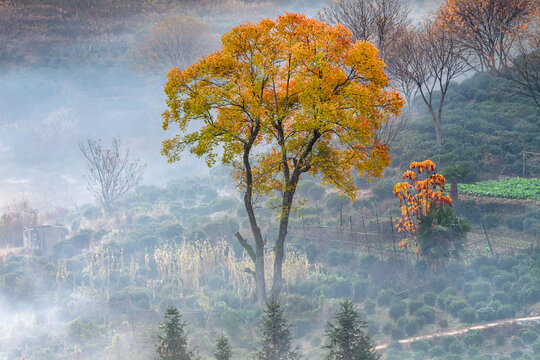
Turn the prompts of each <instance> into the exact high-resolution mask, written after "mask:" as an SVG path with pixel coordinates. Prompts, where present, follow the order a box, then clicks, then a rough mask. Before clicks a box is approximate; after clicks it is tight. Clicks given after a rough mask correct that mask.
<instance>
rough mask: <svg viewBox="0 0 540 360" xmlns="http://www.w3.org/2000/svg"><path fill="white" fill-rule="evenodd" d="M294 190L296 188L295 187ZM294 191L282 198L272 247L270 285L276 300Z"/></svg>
mask: <svg viewBox="0 0 540 360" xmlns="http://www.w3.org/2000/svg"><path fill="white" fill-rule="evenodd" d="M295 188H296V187H295ZM293 196H294V190H292V191H287V192H286V193H285V195H284V198H283V205H282V206H283V208H282V214H281V219H280V221H279V232H278V237H277V239H276V245H275V246H274V281H273V283H272V297H273V298H274V299H277V298H278V297H279V295H280V294H281V289H282V287H283V259H284V257H285V248H284V247H285V240H286V238H287V228H288V227H289V215H290V213H291V206H292V200H293Z"/></svg>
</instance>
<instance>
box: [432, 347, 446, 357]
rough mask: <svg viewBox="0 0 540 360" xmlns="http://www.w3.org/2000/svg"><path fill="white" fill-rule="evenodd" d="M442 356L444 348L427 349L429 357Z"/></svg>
mask: <svg viewBox="0 0 540 360" xmlns="http://www.w3.org/2000/svg"><path fill="white" fill-rule="evenodd" d="M443 355H444V348H443V347H442V346H441V345H437V346H434V347H432V348H431V349H429V356H430V357H432V358H434V357H437V356H440V357H442V356H443Z"/></svg>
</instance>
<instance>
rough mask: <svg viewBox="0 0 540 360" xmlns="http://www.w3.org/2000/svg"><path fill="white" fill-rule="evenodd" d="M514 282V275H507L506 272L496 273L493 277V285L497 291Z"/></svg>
mask: <svg viewBox="0 0 540 360" xmlns="http://www.w3.org/2000/svg"><path fill="white" fill-rule="evenodd" d="M514 280H515V277H514V275H512V274H510V273H507V272H506V271H504V272H503V271H498V272H497V273H496V274H495V276H493V284H494V285H495V286H496V287H497V288H499V289H502V288H504V287H506V286H508V285H509V284H511V283H512V282H513V281H514Z"/></svg>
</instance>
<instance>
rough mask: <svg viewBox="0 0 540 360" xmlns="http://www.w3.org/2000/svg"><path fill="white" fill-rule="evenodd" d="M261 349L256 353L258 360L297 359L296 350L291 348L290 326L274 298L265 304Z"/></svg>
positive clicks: (260, 339) (260, 341) (261, 329)
mask: <svg viewBox="0 0 540 360" xmlns="http://www.w3.org/2000/svg"><path fill="white" fill-rule="evenodd" d="M260 331H261V336H260V338H259V344H260V345H261V349H260V350H259V351H258V352H257V354H256V358H257V359H258V360H293V359H299V358H300V356H299V355H298V353H297V350H296V349H295V348H293V347H292V335H291V325H290V324H289V321H288V320H287V318H286V316H285V315H284V314H283V310H282V309H281V305H280V304H279V302H277V301H276V300H275V299H274V298H271V299H270V301H268V303H267V307H266V310H265V311H264V314H263V318H262V324H261V326H260Z"/></svg>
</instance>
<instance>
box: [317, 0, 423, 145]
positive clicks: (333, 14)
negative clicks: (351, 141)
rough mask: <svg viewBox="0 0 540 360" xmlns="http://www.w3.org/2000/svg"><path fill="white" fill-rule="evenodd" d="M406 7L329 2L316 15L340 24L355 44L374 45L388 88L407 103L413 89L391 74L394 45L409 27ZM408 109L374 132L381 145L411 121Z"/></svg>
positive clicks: (382, 0) (380, 0)
mask: <svg viewBox="0 0 540 360" xmlns="http://www.w3.org/2000/svg"><path fill="white" fill-rule="evenodd" d="M409 13H410V9H409V7H408V6H407V5H406V4H405V3H404V2H403V0H331V1H330V3H329V4H328V6H327V7H324V8H323V9H322V11H320V13H319V17H320V18H321V20H323V21H325V22H326V23H328V24H331V25H333V24H341V25H343V26H345V27H347V28H348V29H350V30H351V31H352V33H353V37H354V39H355V40H360V41H367V42H371V43H373V44H374V45H375V46H376V47H377V49H379V57H380V58H381V59H383V60H384V61H385V62H386V63H387V64H388V67H387V69H386V71H387V74H388V76H389V78H390V84H391V85H392V86H393V87H394V88H396V89H398V90H399V91H400V92H401V93H402V94H403V95H404V96H405V99H406V100H407V103H409V100H410V99H411V98H412V96H413V95H414V90H415V89H416V88H415V87H414V86H411V83H412V82H411V81H410V80H408V81H407V79H406V78H401V77H396V76H394V75H393V71H392V61H391V60H392V59H393V58H394V57H396V56H399V54H396V53H395V45H394V44H395V43H396V42H397V41H398V40H399V37H400V36H401V34H402V33H403V32H404V31H405V30H406V28H407V26H408V24H409ZM409 110H410V109H409V107H407V108H406V109H404V112H403V113H402V114H401V115H399V116H394V117H391V118H389V119H388V120H387V121H386V122H385V123H384V124H382V127H381V128H380V129H379V130H378V131H377V138H378V140H379V141H381V142H382V143H384V144H387V145H389V144H391V143H392V141H394V139H395V138H396V136H397V134H398V133H399V131H400V130H401V129H403V127H404V126H405V124H406V123H407V120H408V119H409V117H410V111H409Z"/></svg>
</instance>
